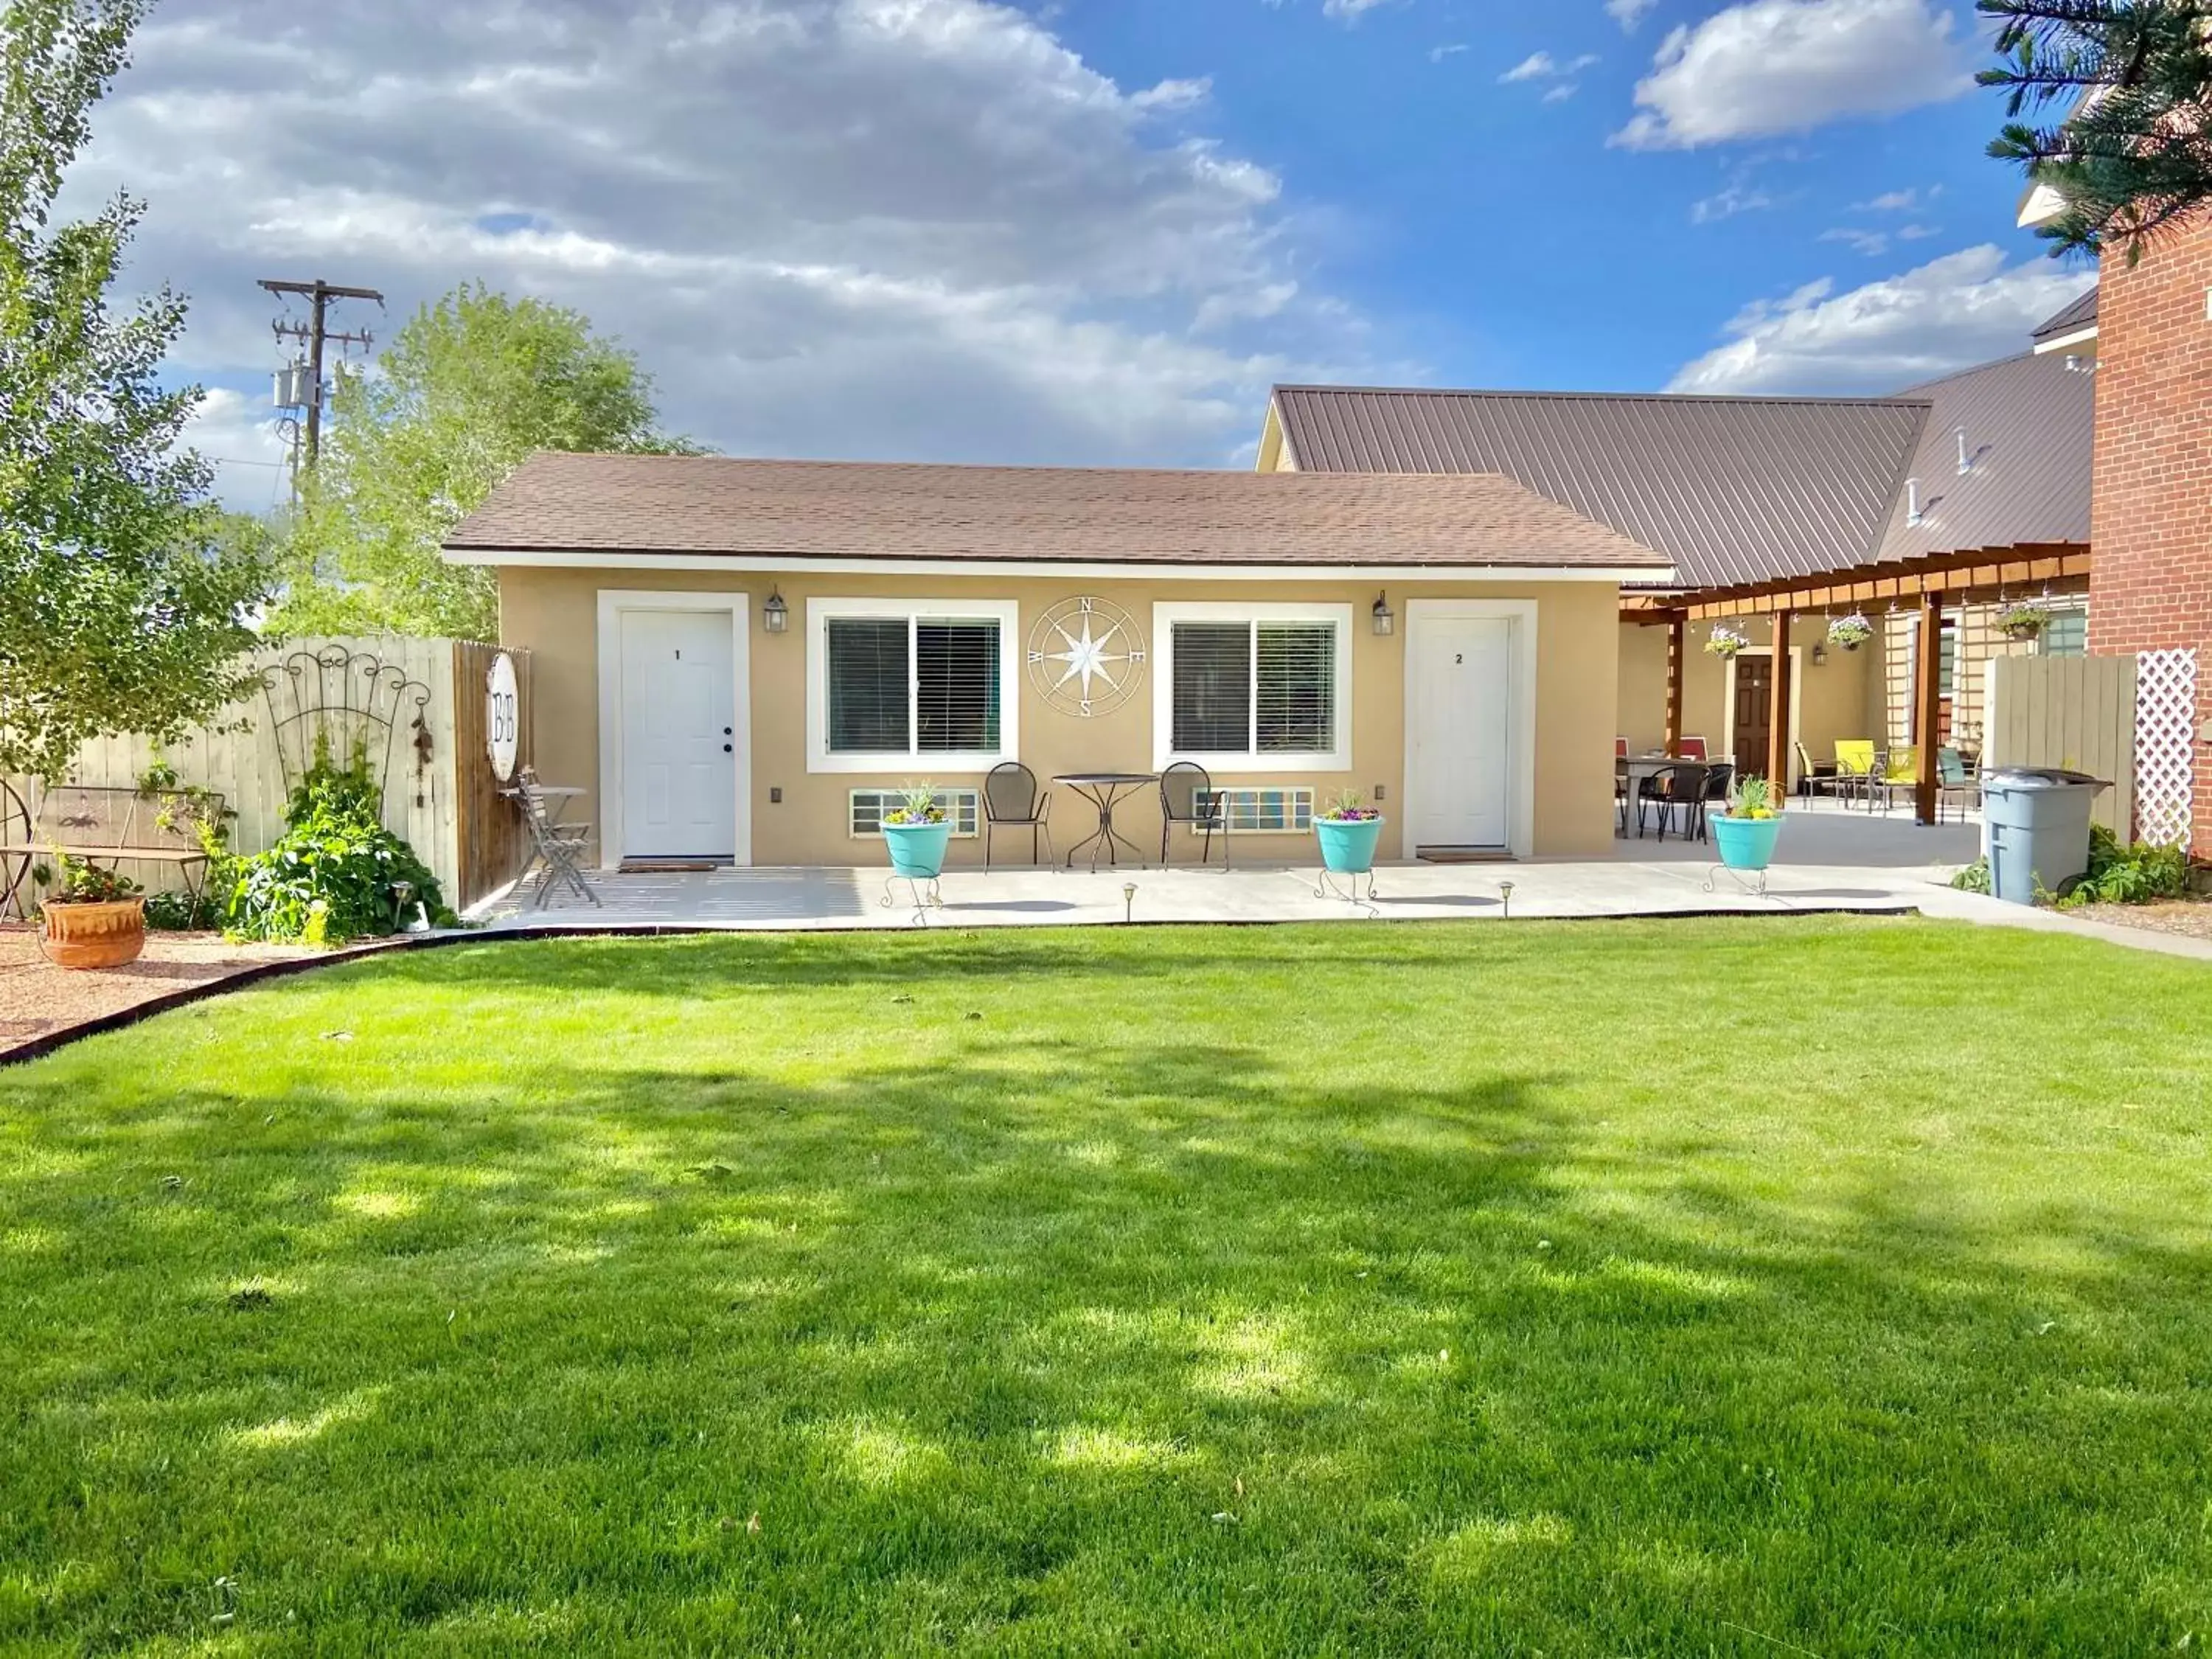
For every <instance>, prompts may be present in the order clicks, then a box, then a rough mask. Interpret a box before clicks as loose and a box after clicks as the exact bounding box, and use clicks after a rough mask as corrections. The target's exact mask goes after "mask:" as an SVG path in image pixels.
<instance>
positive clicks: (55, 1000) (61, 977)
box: [0, 923, 312, 1055]
mask: <svg viewBox="0 0 2212 1659" xmlns="http://www.w3.org/2000/svg"><path fill="white" fill-rule="evenodd" d="M309 954H312V953H311V952H308V951H302V950H300V949H298V948H297V947H295V946H289V945H226V944H225V943H223V941H222V937H221V935H219V934H216V933H149V934H148V935H147V936H146V954H145V955H143V957H139V958H138V960H137V961H136V962H134V963H131V964H130V965H129V966H128V967H125V968H109V969H101V970H100V971H98V972H94V973H70V972H65V971H64V970H63V969H59V968H57V967H55V966H54V965H53V964H52V963H50V962H48V961H47V960H46V956H45V954H44V953H43V952H42V951H40V948H39V934H38V930H37V929H36V928H34V927H24V926H23V925H21V923H9V924H4V925H0V1055H4V1054H7V1052H8V1051H9V1049H11V1048H15V1047H17V1046H19V1045H21V1044H22V1043H25V1042H30V1041H32V1040H33V1038H36V1037H41V1036H46V1035H48V1034H49V1033H51V1032H53V1031H57V1030H61V1029H63V1028H64V1027H65V1026H70V1025H76V1024H81V1023H82V1022H83V1021H85V1020H88V1019H98V1018H101V1017H102V1016H104V1015H107V1014H116V1013H121V1012H123V1011H124V1010H125V1009H126V1008H132V1007H136V1006H137V1005H138V1004H140V1003H142V1002H147V1001H150V1000H152V999H154V998H155V997H158V996H166V995H167V994H169V993H170V992H172V991H180V990H183V989H185V987H188V986H193V985H204V984H206V983H208V981H210V980H218V979H228V977H229V976H230V975H233V974H235V973H238V972H239V971H240V970H241V969H246V968H251V967H253V966H254V965H255V964H256V963H264V962H272V961H279V960H282V959H283V958H285V957H297V956H305V955H309Z"/></svg>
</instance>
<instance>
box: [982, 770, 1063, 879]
mask: <svg viewBox="0 0 2212 1659" xmlns="http://www.w3.org/2000/svg"><path fill="white" fill-rule="evenodd" d="M1051 816H1052V791H1051V790H1049V789H1047V790H1045V791H1043V792H1042V793H1039V792H1038V789H1037V781H1036V773H1034V772H1032V771H1030V769H1029V768H1028V767H1026V766H1024V765H1023V764H1022V763H1020V762H1019V761H1001V762H1000V763H999V764H998V765H996V766H994V767H993V768H992V769H990V771H989V772H988V773H987V774H986V775H985V776H984V779H983V868H984V870H985V871H986V872H988V871H989V869H990V867H991V836H992V835H993V833H994V831H997V830H1000V829H1026V830H1028V831H1029V832H1030V863H1031V864H1035V863H1036V861H1037V837H1038V836H1043V837H1044V856H1045V862H1047V863H1048V864H1049V863H1050V862H1052V860H1053V850H1052V826H1051V825H1050V824H1049V823H1047V822H1046V819H1048V817H1051Z"/></svg>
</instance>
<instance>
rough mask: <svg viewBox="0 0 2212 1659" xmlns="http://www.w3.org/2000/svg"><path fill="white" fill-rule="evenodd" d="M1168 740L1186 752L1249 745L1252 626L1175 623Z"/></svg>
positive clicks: (1220, 750)
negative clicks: (1172, 708) (1172, 705)
mask: <svg viewBox="0 0 2212 1659" xmlns="http://www.w3.org/2000/svg"><path fill="white" fill-rule="evenodd" d="M1173 629H1174V632H1173V635H1172V639H1173V649H1174V655H1175V689H1174V697H1175V718H1174V721H1173V732H1172V736H1171V738H1170V741H1171V742H1172V743H1173V744H1174V746H1175V748H1176V751H1177V752H1178V753H1180V754H1185V755H1222V754H1242V753H1243V752H1244V751H1245V750H1249V748H1250V747H1251V746H1252V626H1251V624H1250V623H1174V624H1173Z"/></svg>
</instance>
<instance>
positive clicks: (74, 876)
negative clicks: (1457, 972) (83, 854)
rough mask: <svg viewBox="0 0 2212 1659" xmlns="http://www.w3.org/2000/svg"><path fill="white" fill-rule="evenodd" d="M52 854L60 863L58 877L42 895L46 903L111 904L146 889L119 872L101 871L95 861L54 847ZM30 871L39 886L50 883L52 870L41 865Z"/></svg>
mask: <svg viewBox="0 0 2212 1659" xmlns="http://www.w3.org/2000/svg"><path fill="white" fill-rule="evenodd" d="M54 856H55V858H57V859H58V860H60V862H61V880H60V882H59V883H58V884H55V885H54V889H53V891H52V892H51V893H48V894H47V895H46V902H47V903H49V904H113V903H116V902H118V901H119V900H122V899H127V898H136V897H137V896H138V895H139V894H141V893H143V892H144V891H145V889H144V888H143V887H141V886H140V885H139V884H137V882H135V881H133V880H131V878H129V877H128V876H126V875H124V874H123V873H122V872H119V871H115V870H103V869H101V868H100V866H98V865H96V864H88V863H87V862H85V860H82V859H78V858H72V857H70V855H69V854H67V853H64V852H63V851H61V850H60V849H59V848H56V849H55V852H54ZM32 873H33V875H34V876H35V877H36V878H38V880H39V882H40V884H41V885H46V884H50V883H52V882H53V872H52V870H50V869H48V868H47V867H46V866H45V865H40V866H39V867H38V869H37V870H35V871H33V872H32Z"/></svg>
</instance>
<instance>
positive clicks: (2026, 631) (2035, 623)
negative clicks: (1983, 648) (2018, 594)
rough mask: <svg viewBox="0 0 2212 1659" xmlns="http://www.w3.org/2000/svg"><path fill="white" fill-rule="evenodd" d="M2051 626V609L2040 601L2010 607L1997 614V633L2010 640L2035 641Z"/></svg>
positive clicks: (2029, 600) (2032, 600)
mask: <svg viewBox="0 0 2212 1659" xmlns="http://www.w3.org/2000/svg"><path fill="white" fill-rule="evenodd" d="M2050 626H2051V607H2050V606H2049V605H2045V604H2044V603H2043V601H2042V600H2040V599H2027V600H2024V601H2022V602H2021V604H2019V605H2007V606H2006V607H2005V608H2004V609H2003V610H2002V611H1999V612H1998V613H1997V631H1998V632H1999V633H2001V634H2002V635H2004V636H2005V637H2006V638H2007V639H2008V640H2033V639H2036V638H2038V637H2039V636H2040V635H2042V633H2043V631H2044V630H2045V629H2047V628H2049V627H2050Z"/></svg>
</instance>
